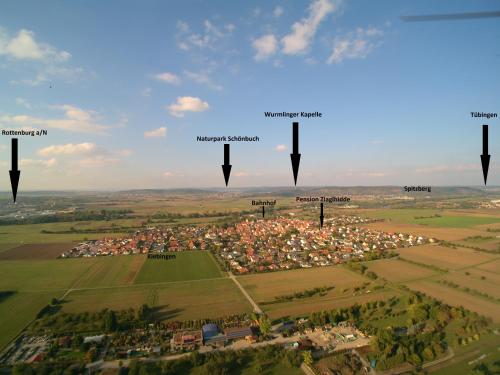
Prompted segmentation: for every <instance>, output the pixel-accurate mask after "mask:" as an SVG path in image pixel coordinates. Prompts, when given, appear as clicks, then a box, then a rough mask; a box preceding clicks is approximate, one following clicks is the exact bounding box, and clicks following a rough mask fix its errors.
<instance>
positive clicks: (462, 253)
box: [398, 245, 497, 269]
mask: <svg viewBox="0 0 500 375" xmlns="http://www.w3.org/2000/svg"><path fill="white" fill-rule="evenodd" d="M398 252H399V254H400V256H401V257H402V258H404V259H409V260H411V261H413V262H418V263H425V264H429V265H433V266H436V267H439V268H444V269H458V268H463V267H469V266H474V265H478V264H481V263H485V262H488V261H491V260H493V259H495V258H496V257H497V256H495V255H492V254H487V253H484V252H479V251H474V250H470V249H464V248H457V249H452V248H449V247H444V246H439V245H424V246H416V247H411V248H403V249H399V250H398Z"/></svg>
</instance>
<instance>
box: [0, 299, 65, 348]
mask: <svg viewBox="0 0 500 375" xmlns="http://www.w3.org/2000/svg"><path fill="white" fill-rule="evenodd" d="M60 296H61V293H54V292H52V293H50V292H47V293H45V292H33V293H25V292H19V293H14V294H13V295H11V296H9V297H6V298H4V299H2V300H0V349H2V348H3V347H4V346H5V345H7V344H8V343H9V342H10V341H11V340H12V339H13V338H14V337H16V335H17V334H18V333H19V332H20V331H21V330H22V329H24V328H25V327H26V325H27V324H28V323H29V322H31V321H32V320H33V319H35V317H36V314H37V313H38V312H39V311H40V310H41V309H42V308H43V307H44V306H45V305H47V304H48V302H50V300H51V299H52V298H54V297H56V298H57V297H60Z"/></svg>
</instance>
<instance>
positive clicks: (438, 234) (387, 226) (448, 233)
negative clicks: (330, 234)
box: [363, 222, 487, 241]
mask: <svg viewBox="0 0 500 375" xmlns="http://www.w3.org/2000/svg"><path fill="white" fill-rule="evenodd" d="M363 226H364V227H366V228H371V229H376V230H381V231H384V232H399V233H410V234H414V235H420V236H425V237H429V238H436V239H438V240H445V241H456V240H462V239H463V238H465V237H469V236H479V235H485V233H487V232H484V231H482V230H480V229H474V228H464V229H459V228H439V227H429V226H425V225H418V224H403V223H396V222H376V223H371V224H364V225H363Z"/></svg>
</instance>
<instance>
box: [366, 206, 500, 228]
mask: <svg viewBox="0 0 500 375" xmlns="http://www.w3.org/2000/svg"><path fill="white" fill-rule="evenodd" d="M366 215H367V216H369V217H372V218H379V219H386V220H390V221H394V222H397V223H405V224H419V225H428V226H433V227H441V228H470V227H474V226H478V225H486V224H496V223H500V217H498V216H496V215H488V214H485V213H484V212H482V213H480V212H476V211H469V212H467V211H451V210H446V211H445V210H439V209H388V210H373V211H369V212H368V213H367V214H366Z"/></svg>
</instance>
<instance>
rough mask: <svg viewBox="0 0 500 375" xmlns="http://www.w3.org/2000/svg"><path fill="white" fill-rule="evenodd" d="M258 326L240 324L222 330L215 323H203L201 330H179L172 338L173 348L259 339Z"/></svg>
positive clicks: (183, 348) (220, 345) (171, 345)
mask: <svg viewBox="0 0 500 375" xmlns="http://www.w3.org/2000/svg"><path fill="white" fill-rule="evenodd" d="M257 337H258V327H254V326H238V327H230V328H225V329H224V330H220V329H219V327H218V326H217V325H216V324H215V323H209V324H205V325H203V327H202V328H201V330H189V331H179V332H177V333H176V334H174V336H173V337H172V340H170V347H171V349H172V350H174V351H175V350H194V349H196V348H199V347H201V346H203V345H204V346H211V347H214V348H220V347H223V346H225V345H226V344H228V343H231V342H234V341H237V340H246V341H248V342H249V343H254V342H256V341H257Z"/></svg>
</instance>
